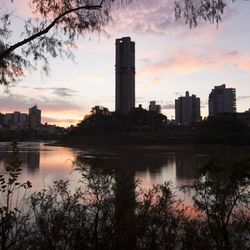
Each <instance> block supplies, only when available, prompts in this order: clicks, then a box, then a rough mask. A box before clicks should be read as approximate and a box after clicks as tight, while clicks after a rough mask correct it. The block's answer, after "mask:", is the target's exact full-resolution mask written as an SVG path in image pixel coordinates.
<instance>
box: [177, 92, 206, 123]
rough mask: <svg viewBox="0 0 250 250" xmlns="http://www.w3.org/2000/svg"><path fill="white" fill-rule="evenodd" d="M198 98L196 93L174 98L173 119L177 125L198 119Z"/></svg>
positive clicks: (187, 93)
mask: <svg viewBox="0 0 250 250" xmlns="http://www.w3.org/2000/svg"><path fill="white" fill-rule="evenodd" d="M200 118H201V117H200V98H198V97H196V95H191V96H190V95H189V92H188V91H186V96H181V97H179V98H178V99H177V100H175V121H176V123H177V124H179V125H186V126H189V125H191V123H192V122H195V121H198V120H200Z"/></svg>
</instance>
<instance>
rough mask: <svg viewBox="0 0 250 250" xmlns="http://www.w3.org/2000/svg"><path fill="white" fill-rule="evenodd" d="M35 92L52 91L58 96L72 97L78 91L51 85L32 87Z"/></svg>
mask: <svg viewBox="0 0 250 250" xmlns="http://www.w3.org/2000/svg"><path fill="white" fill-rule="evenodd" d="M33 90H34V91H35V92H36V91H37V92H39V93H44V92H52V94H54V95H56V96H59V97H72V96H75V95H76V94H77V93H78V91H76V90H74V89H69V88H56V87H51V88H34V89H33Z"/></svg>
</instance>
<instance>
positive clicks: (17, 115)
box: [12, 111, 21, 125]
mask: <svg viewBox="0 0 250 250" xmlns="http://www.w3.org/2000/svg"><path fill="white" fill-rule="evenodd" d="M20 114H21V113H20V112H19V111H14V113H13V121H12V123H13V125H18V123H19V120H20Z"/></svg>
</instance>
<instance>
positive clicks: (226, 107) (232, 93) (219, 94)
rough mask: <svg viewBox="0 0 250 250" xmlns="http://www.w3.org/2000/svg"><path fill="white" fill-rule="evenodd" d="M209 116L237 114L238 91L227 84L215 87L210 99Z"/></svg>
mask: <svg viewBox="0 0 250 250" xmlns="http://www.w3.org/2000/svg"><path fill="white" fill-rule="evenodd" d="M208 109H209V116H214V115H216V114H219V113H235V112H236V90H235V89H234V88H226V85H225V84H222V85H220V86H214V89H212V91H211V93H210V94H209V99H208Z"/></svg>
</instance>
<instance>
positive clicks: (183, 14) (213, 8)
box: [175, 0, 226, 28]
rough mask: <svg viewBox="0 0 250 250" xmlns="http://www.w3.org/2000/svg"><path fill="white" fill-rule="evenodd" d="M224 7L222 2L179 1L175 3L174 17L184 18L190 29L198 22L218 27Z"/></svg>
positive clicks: (204, 0)
mask: <svg viewBox="0 0 250 250" xmlns="http://www.w3.org/2000/svg"><path fill="white" fill-rule="evenodd" d="M225 7H226V4H225V1H223V0H203V1H200V0H179V1H176V2H175V17H176V19H177V20H178V19H180V18H184V20H185V22H186V24H188V25H189V26H190V28H195V27H196V26H197V25H198V22H199V21H200V20H201V21H205V22H209V23H212V24H214V23H216V24H217V25H218V24H219V22H221V21H222V15H223V14H224V9H225Z"/></svg>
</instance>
